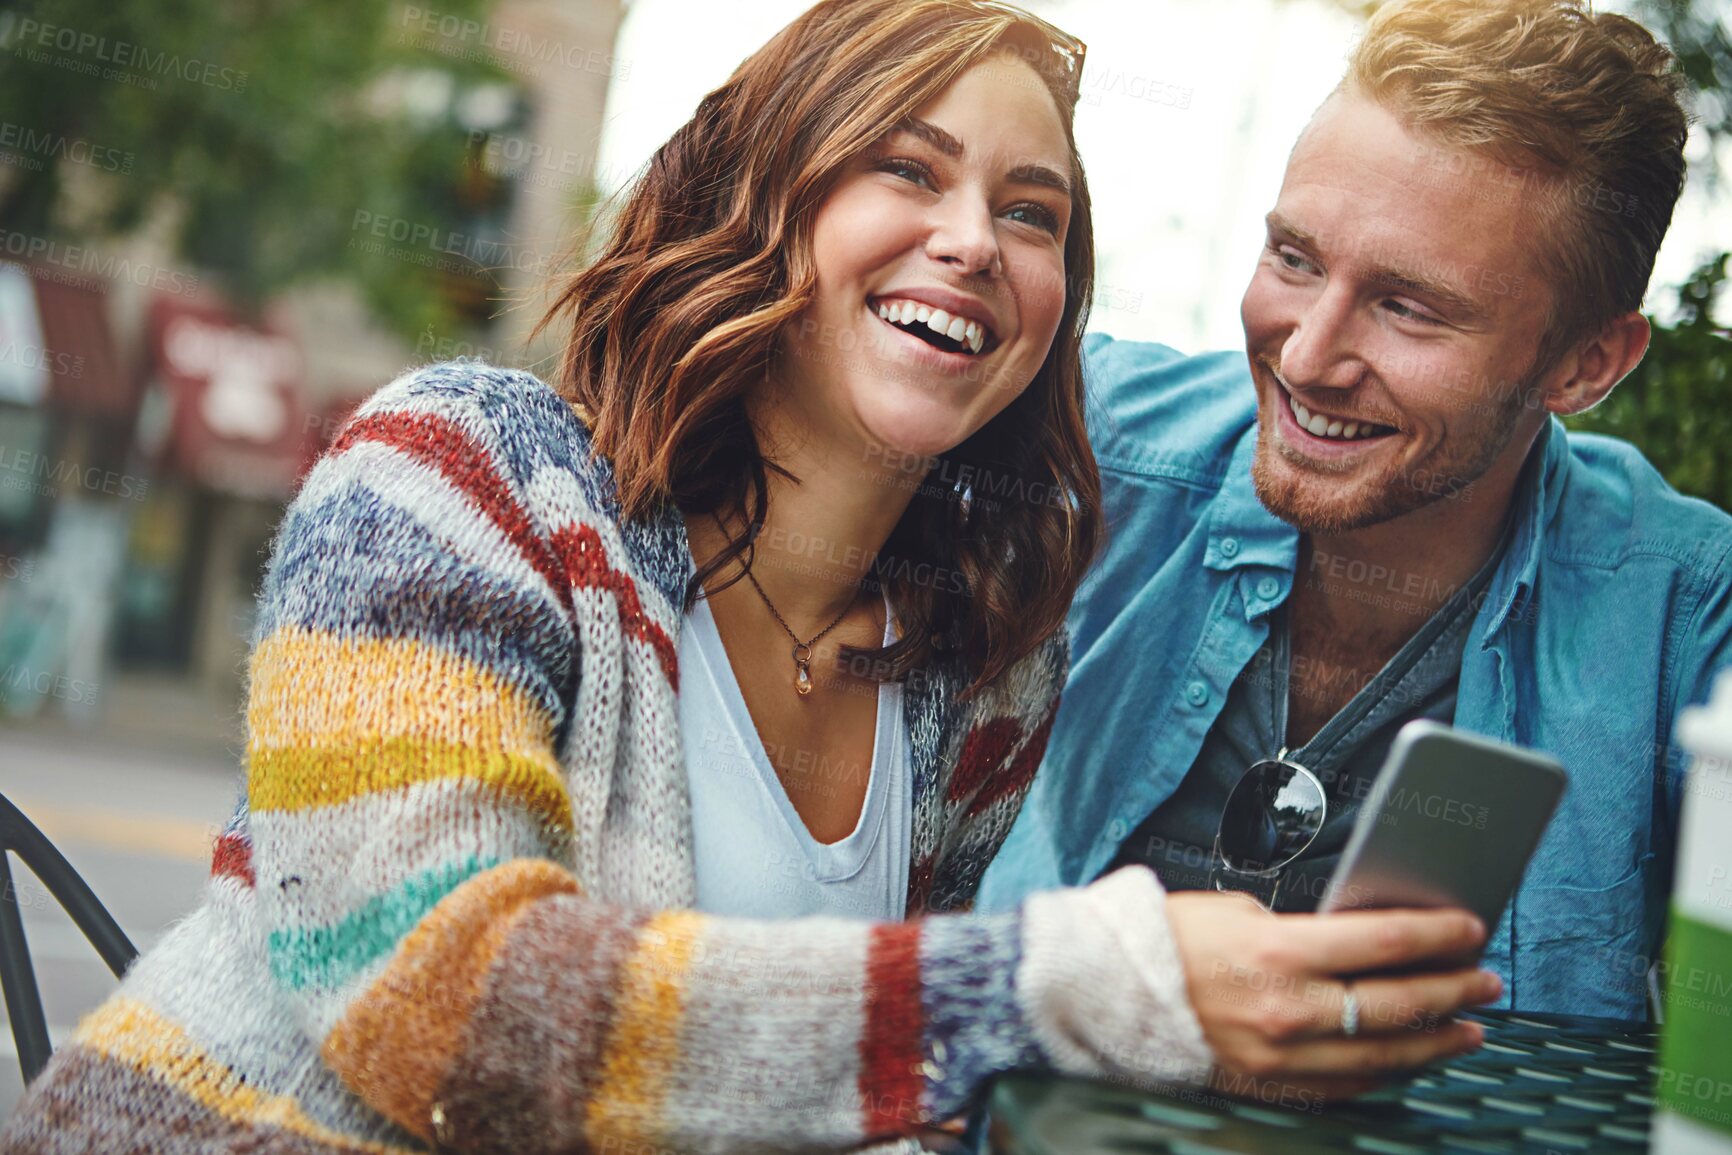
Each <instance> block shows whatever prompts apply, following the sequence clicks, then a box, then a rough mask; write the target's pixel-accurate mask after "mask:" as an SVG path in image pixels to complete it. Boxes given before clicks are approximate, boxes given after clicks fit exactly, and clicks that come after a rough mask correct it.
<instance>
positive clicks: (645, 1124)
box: [247, 366, 1041, 1152]
mask: <svg viewBox="0 0 1732 1155" xmlns="http://www.w3.org/2000/svg"><path fill="white" fill-rule="evenodd" d="M459 368H461V369H463V370H465V372H463V373H461V374H454V373H453V369H452V367H445V368H443V369H442V370H438V371H422V372H420V373H418V374H414V375H411V376H410V377H408V378H405V379H403V380H401V381H399V382H397V383H395V384H394V385H392V386H390V387H387V389H386V390H384V391H382V392H381V393H380V394H379V395H376V396H375V398H374V399H372V400H371V401H370V402H369V403H368V404H367V405H365V406H364V407H363V408H362V409H361V410H360V412H359V414H358V415H357V417H356V418H355V419H354V421H353V422H352V424H351V425H350V426H349V427H347V428H346V429H345V431H344V432H343V434H342V435H341V436H340V437H339V439H338V442H337V443H336V445H335V446H334V447H333V449H332V451H331V452H330V453H329V454H328V455H327V456H326V457H325V458H324V459H323V460H321V462H320V463H319V464H318V465H317V466H316V467H315V469H314V470H313V471H312V473H311V474H310V475H309V477H308V479H307V482H306V483H305V485H304V487H303V489H302V492H301V493H300V494H299V495H298V496H297V498H296V500H295V501H294V503H293V505H292V506H291V508H290V510H289V511H288V513H287V514H286V516H285V519H284V522H283V526H282V529H281V531H280V533H279V536H278V540H277V542H276V545H275V551H274V555H273V558H272V562H271V565H270V567H269V570H268V572H267V578H266V585H265V591H264V598H263V601H262V606H261V614H260V618H259V623H258V627H257V631H256V634H255V638H254V651H253V656H252V662H251V668H250V685H249V700H248V715H247V716H248V730H249V733H248V789H249V801H250V806H251V827H252V836H253V842H254V857H253V863H252V866H253V870H254V872H255V875H256V878H257V887H258V894H259V903H260V912H261V915H262V917H263V918H264V920H265V923H266V926H267V927H268V930H269V938H268V955H269V969H270V973H271V974H272V976H273V977H274V981H275V982H276V983H277V984H278V987H279V989H280V991H281V992H283V993H284V994H285V995H286V997H287V998H288V999H289V1001H290V1003H291V1004H292V1005H293V1007H294V1008H295V1013H296V1014H297V1016H298V1018H299V1023H300V1028H301V1029H303V1030H305V1031H307V1032H309V1033H310V1034H311V1035H312V1037H313V1038H314V1039H316V1040H317V1041H318V1042H319V1044H320V1046H321V1052H322V1054H323V1056H324V1059H325V1061H326V1062H327V1063H328V1064H329V1065H330V1066H331V1067H332V1069H334V1070H335V1071H336V1072H337V1073H338V1074H339V1075H340V1076H341V1077H342V1078H343V1080H344V1081H345V1082H346V1083H347V1085H348V1086H349V1087H350V1088H351V1089H353V1090H354V1091H355V1093H356V1094H358V1095H359V1096H360V1097H361V1098H362V1099H363V1100H364V1101H365V1102H366V1103H367V1104H368V1105H369V1106H370V1107H372V1108H373V1109H374V1110H376V1111H378V1112H379V1113H381V1114H382V1115H384V1116H386V1117H388V1118H389V1119H391V1120H392V1121H394V1122H395V1123H397V1124H398V1125H400V1126H401V1127H403V1128H405V1129H406V1130H408V1131H409V1132H411V1133H412V1134H415V1135H417V1136H419V1137H421V1138H422V1139H424V1140H427V1141H429V1142H437V1143H439V1144H441V1145H443V1146H444V1147H446V1148H449V1149H454V1150H459V1151H502V1152H503V1151H523V1150H532V1149H534V1150H540V1149H559V1150H563V1149H567V1148H570V1149H585V1148H600V1149H603V1150H609V1149H615V1150H632V1149H634V1148H633V1147H632V1146H630V1144H649V1145H651V1146H652V1147H671V1148H674V1149H678V1150H682V1151H685V1150H725V1149H754V1150H763V1149H769V1148H782V1147H789V1146H814V1145H817V1146H838V1147H840V1146H848V1145H853V1144H858V1143H860V1142H862V1141H865V1140H868V1139H872V1138H878V1137H888V1136H894V1135H899V1134H908V1133H911V1132H913V1131H916V1130H917V1129H918V1128H919V1127H920V1126H921V1125H923V1124H925V1123H928V1122H929V1121H931V1120H935V1119H945V1118H949V1117H952V1116H954V1115H956V1114H957V1113H958V1112H960V1111H962V1110H964V1109H965V1108H966V1107H967V1106H968V1105H969V1104H970V1102H971V1100H972V1097H973V1096H975V1095H976V1094H977V1092H978V1091H979V1089H980V1086H981V1083H982V1080H983V1079H984V1078H985V1077H987V1076H988V1075H990V1074H992V1073H994V1072H996V1071H1000V1070H1004V1069H1008V1068H1010V1067H1013V1066H1019V1065H1029V1064H1033V1063H1036V1062H1039V1061H1040V1053H1041V1048H1040V1046H1039V1044H1038V1043H1037V1033H1036V1031H1035V1030H1034V1029H1033V1028H1032V1027H1031V1025H1030V1021H1029V1017H1028V1015H1026V1014H1025V1012H1024V1010H1023V1009H1022V1007H1023V1000H1022V999H1021V998H1020V997H1019V993H1018V991H1017V989H1016V976H1017V974H1018V971H1019V962H1020V956H1021V952H1022V950H1023V944H1022V923H1021V915H1020V914H1016V913H1012V914H1006V915H998V916H993V917H974V916H961V915H957V916H950V915H944V916H933V917H929V918H925V919H919V920H916V921H913V922H909V923H904V924H883V925H874V924H870V923H862V922H856V921H849V920H835V919H803V920H793V921H787V922H752V921H742V920H731V919H717V918H710V917H706V916H702V915H699V914H696V913H693V912H691V911H687V910H655V909H643V908H641V907H640V906H636V905H626V904H614V903H609V902H604V901H601V900H599V899H597V898H595V897H592V896H590V895H588V894H586V893H585V892H584V889H583V887H582V886H581V885H580V882H579V880H580V879H586V878H592V877H593V875H592V874H590V873H588V868H587V867H586V866H585V865H584V864H585V863H591V862H593V861H594V858H593V856H592V854H591V853H590V849H592V848H589V849H586V847H584V846H583V845H582V844H581V843H582V839H581V838H580V837H578V835H577V831H578V830H580V829H581V826H582V824H581V822H580V821H578V822H574V819H573V797H572V793H573V789H574V787H573V786H572V785H571V784H570V783H569V782H568V776H567V772H566V770H565V768H564V767H562V765H561V762H560V759H559V757H558V755H557V753H556V751H558V750H560V749H561V748H562V746H563V745H564V744H565V742H566V737H565V736H564V728H565V727H566V726H567V725H568V723H569V722H570V718H569V716H568V715H569V714H570V713H571V711H572V706H571V703H573V702H578V703H582V702H583V701H584V700H585V699H584V693H583V689H582V688H580V687H579V686H578V685H577V681H578V674H579V670H580V668H584V669H587V666H585V665H584V663H583V662H580V661H578V660H577V659H576V658H575V657H574V654H575V652H576V651H577V650H578V648H579V644H580V639H581V637H582V636H583V630H582V627H581V622H582V607H583V605H584V604H592V603H586V602H585V601H584V599H585V598H588V597H590V595H591V594H593V592H594V591H593V590H588V589H585V587H584V581H583V580H581V579H582V577H583V575H582V573H579V572H576V571H574V570H573V569H572V568H571V567H570V566H569V565H568V564H567V563H564V562H561V561H560V558H561V557H562V556H564V557H567V558H569V557H574V556H577V555H578V554H582V555H584V556H585V557H587V558H588V559H589V561H588V562H586V563H585V564H590V563H594V562H596V559H595V557H594V552H595V551H594V549H587V550H585V549H578V548H577V547H575V546H573V547H571V548H567V549H563V550H562V547H561V545H560V544H559V543H556V542H554V541H552V540H551V537H550V535H549V534H547V533H545V532H543V531H542V530H540V529H538V528H537V526H539V525H541V524H544V523H545V521H546V519H545V518H542V517H540V516H536V517H531V515H530V513H529V512H528V511H529V509H530V508H531V505H532V502H533V500H534V493H533V487H532V486H530V485H529V484H527V483H526V482H525V481H524V479H523V477H522V470H521V469H519V468H518V467H517V466H516V465H514V464H510V463H508V459H509V458H511V456H512V454H513V453H516V452H517V451H518V448H520V447H517V448H514V447H511V446H505V445H503V444H502V443H501V438H502V436H503V434H502V432H501V431H502V430H505V429H510V430H511V436H512V437H520V436H521V435H522V428H521V426H522V425H523V424H524V423H529V424H531V425H532V424H533V423H534V422H536V421H537V420H540V419H541V418H539V417H537V414H538V413H542V412H543V411H544V409H545V406H546V404H547V398H548V397H551V396H552V394H551V392H550V391H548V390H547V388H546V386H544V385H541V384H540V383H539V382H533V379H527V380H525V379H522V378H520V377H517V376H512V375H506V374H503V373H499V372H498V371H493V370H486V369H484V368H483V367H478V366H460V367H459ZM533 390H540V391H541V392H542V394H545V395H546V396H540V395H535V396H531V395H530V393H531V392H532V391H533ZM513 422H516V423H518V424H517V425H516V426H514V425H513V424H512V423H513ZM566 544H567V546H570V545H571V543H566ZM592 544H593V543H592ZM594 572H601V571H599V570H597V571H594ZM608 572H615V571H608ZM610 582H611V584H610V585H609V589H610V590H611V595H612V596H615V597H617V598H618V600H619V606H618V609H617V611H611V610H610V612H617V613H618V614H619V615H620V616H621V617H622V619H626V620H629V621H630V622H634V623H637V624H636V625H635V626H633V627H632V628H633V629H635V630H636V636H638V637H640V638H641V639H642V641H643V645H644V646H645V647H646V649H645V652H646V653H648V654H650V655H651V658H650V659H647V660H659V659H656V658H655V657H654V655H655V654H658V653H660V651H661V649H663V648H665V638H663V639H661V643H658V641H657V639H656V637H655V636H654V632H655V631H653V630H651V629H650V628H649V627H648V626H646V625H644V624H643V623H642V622H641V621H639V620H638V619H639V617H641V615H640V614H639V613H638V611H637V610H635V609H632V608H631V604H630V603H631V601H632V597H633V596H635V595H632V592H631V590H630V589H629V588H626V586H629V582H627V583H625V585H624V586H622V583H621V580H620V579H618V578H617V577H616V578H614V579H610ZM604 584H605V583H604ZM574 602H575V603H577V606H576V608H575V609H574ZM610 605H611V603H610ZM666 672H667V674H668V676H669V678H670V680H671V678H672V677H673V676H674V674H675V671H674V670H673V669H672V666H671V660H670V663H669V665H668V668H667V671H666ZM616 689H617V687H616ZM571 740H572V741H578V740H580V739H571ZM580 803H581V799H580ZM580 808H581V807H580Z"/></svg>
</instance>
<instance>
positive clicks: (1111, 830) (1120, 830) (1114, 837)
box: [1107, 818, 1131, 842]
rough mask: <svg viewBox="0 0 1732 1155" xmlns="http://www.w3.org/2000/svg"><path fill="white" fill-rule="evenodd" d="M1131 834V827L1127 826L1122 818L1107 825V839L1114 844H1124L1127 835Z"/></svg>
mask: <svg viewBox="0 0 1732 1155" xmlns="http://www.w3.org/2000/svg"><path fill="white" fill-rule="evenodd" d="M1130 832H1131V830H1130V827H1128V826H1126V825H1125V820H1124V819H1122V818H1115V819H1113V820H1112V821H1111V822H1110V823H1108V824H1107V838H1108V839H1110V840H1111V841H1113V842H1123V841H1124V840H1125V835H1127V834H1129V833H1130Z"/></svg>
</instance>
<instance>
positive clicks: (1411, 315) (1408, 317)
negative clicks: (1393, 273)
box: [1383, 299, 1443, 325]
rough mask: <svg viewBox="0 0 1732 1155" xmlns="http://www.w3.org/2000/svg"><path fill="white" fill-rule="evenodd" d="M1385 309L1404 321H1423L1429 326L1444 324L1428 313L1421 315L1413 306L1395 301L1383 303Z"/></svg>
mask: <svg viewBox="0 0 1732 1155" xmlns="http://www.w3.org/2000/svg"><path fill="white" fill-rule="evenodd" d="M1383 307H1384V308H1385V309H1388V310H1389V311H1390V312H1391V313H1394V314H1395V315H1396V316H1397V317H1400V318H1401V319H1402V320H1403V321H1423V322H1424V323H1425V324H1427V325H1441V324H1443V322H1442V321H1440V320H1439V319H1438V318H1436V317H1433V316H1431V315H1430V314H1428V313H1421V312H1420V311H1419V310H1418V309H1415V308H1414V307H1413V306H1411V305H1406V304H1403V303H1402V302H1400V301H1397V300H1394V299H1390V300H1387V301H1385V302H1383Z"/></svg>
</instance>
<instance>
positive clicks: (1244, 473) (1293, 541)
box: [1203, 423, 1299, 573]
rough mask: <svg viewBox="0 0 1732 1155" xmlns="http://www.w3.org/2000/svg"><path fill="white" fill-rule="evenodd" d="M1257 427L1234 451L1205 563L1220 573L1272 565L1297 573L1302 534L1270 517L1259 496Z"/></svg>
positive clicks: (1211, 526)
mask: <svg viewBox="0 0 1732 1155" xmlns="http://www.w3.org/2000/svg"><path fill="white" fill-rule="evenodd" d="M1256 450H1257V426H1256V424H1255V423H1253V424H1252V425H1251V428H1249V429H1247V430H1246V431H1245V433H1244V435H1243V436H1242V437H1240V438H1239V444H1238V445H1237V446H1235V447H1234V449H1233V460H1232V462H1231V463H1230V464H1229V465H1228V466H1227V476H1226V479H1225V480H1224V481H1223V482H1222V484H1221V492H1220V493H1219V495H1217V496H1216V498H1215V501H1214V503H1213V509H1212V511H1211V513H1210V515H1209V546H1208V550H1207V552H1206V553H1205V554H1204V556H1203V564H1204V565H1205V566H1207V567H1208V568H1210V569H1215V570H1234V569H1238V568H1240V567H1242V566H1252V565H1255V566H1270V567H1273V568H1275V569H1282V570H1286V571H1287V572H1288V573H1291V572H1292V571H1293V567H1294V566H1296V565H1298V564H1299V531H1298V530H1297V529H1295V528H1293V527H1292V526H1291V525H1288V524H1287V523H1286V522H1284V521H1282V520H1281V519H1280V518H1278V517H1276V516H1275V515H1274V514H1272V513H1270V512H1269V511H1268V510H1267V509H1265V508H1264V507H1263V503H1262V501H1261V500H1259V499H1258V497H1257V485H1256V482H1254V481H1253V480H1252V478H1251V461H1252V459H1253V457H1254V456H1255V455H1256Z"/></svg>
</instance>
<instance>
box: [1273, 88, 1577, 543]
mask: <svg viewBox="0 0 1732 1155" xmlns="http://www.w3.org/2000/svg"><path fill="white" fill-rule="evenodd" d="M1464 174H1465V175H1464ZM1523 176H1524V174H1522V173H1521V172H1520V171H1519V170H1511V169H1505V168H1503V167H1502V166H1501V165H1498V164H1496V163H1495V162H1491V161H1489V160H1488V159H1487V158H1486V157H1485V156H1483V155H1481V154H1478V153H1468V152H1464V151H1462V150H1458V149H1454V148H1450V147H1447V146H1443V145H1439V144H1436V143H1433V142H1431V141H1429V140H1428V139H1427V138H1425V137H1423V136H1421V135H1419V134H1417V133H1415V132H1413V131H1411V130H1410V129H1409V128H1407V127H1406V126H1405V125H1404V124H1402V122H1401V121H1400V120H1399V119H1398V118H1397V117H1396V116H1395V115H1393V114H1392V113H1390V112H1389V111H1387V110H1386V109H1384V108H1383V107H1382V106H1380V105H1378V104H1376V103H1374V102H1373V101H1371V100H1369V99H1367V98H1365V97H1363V96H1361V95H1359V94H1358V93H1356V92H1355V91H1354V90H1353V89H1352V88H1351V87H1348V88H1345V89H1343V90H1342V91H1341V92H1339V93H1337V94H1336V95H1335V96H1334V97H1332V98H1331V99H1330V100H1329V101H1328V102H1327V103H1326V104H1325V105H1324V106H1323V107H1322V108H1321V109H1319V110H1318V113H1317V116H1316V117H1315V118H1314V119H1313V121H1312V122H1311V125H1310V126H1309V127H1308V128H1307V129H1306V131H1305V134H1304V135H1303V136H1302V137H1301V138H1300V140H1299V143H1298V144H1297V145H1296V146H1295V147H1294V149H1293V155H1292V156H1291V158H1290V159H1289V160H1288V163H1287V173H1286V178H1285V180H1284V181H1283V183H1282V186H1281V193H1280V197H1279V199H1278V200H1277V202H1276V205H1275V209H1274V211H1273V212H1271V213H1270V214H1269V217H1268V238H1267V242H1266V244H1265V246H1264V249H1263V252H1262V255H1261V257H1260V258H1259V260H1258V263H1257V271H1256V273H1255V274H1254V275H1253V277H1252V278H1251V284H1250V286H1249V288H1247V289H1246V291H1245V297H1244V300H1243V302H1242V303H1241V305H1240V316H1241V319H1242V320H1243V322H1244V326H1245V344H1246V350H1247V352H1248V353H1249V355H1250V359H1251V371H1252V378H1253V381H1254V383H1255V387H1256V390H1257V420H1258V439H1257V453H1256V459H1255V463H1254V465H1253V467H1252V471H1253V476H1254V478H1255V481H1256V484H1257V493H1258V496H1259V498H1261V500H1262V502H1263V504H1264V505H1265V506H1267V507H1268V508H1269V510H1270V511H1271V512H1272V513H1274V514H1275V515H1276V516H1278V517H1280V518H1282V519H1283V520H1285V521H1288V522H1290V523H1292V524H1294V525H1296V526H1298V527H1299V528H1300V529H1302V530H1305V531H1307V532H1313V533H1342V532H1347V531H1349V530H1353V529H1360V528H1364V527H1366V526H1370V525H1376V524H1378V523H1381V522H1386V521H1389V520H1390V519H1393V518H1397V517H1400V516H1402V515H1404V514H1407V513H1411V512H1413V511H1414V510H1416V509H1420V508H1422V507H1424V506H1428V505H1431V504H1432V503H1434V502H1437V501H1440V500H1451V499H1459V498H1460V497H1461V495H1462V493H1463V491H1464V490H1466V489H1467V487H1468V486H1470V485H1471V484H1472V483H1473V482H1475V481H1476V480H1478V479H1479V478H1480V477H1481V476H1483V475H1484V474H1485V473H1486V472H1487V471H1488V470H1491V469H1492V468H1494V467H1497V466H1503V467H1505V468H1514V467H1516V466H1519V463H1520V459H1521V457H1522V456H1523V455H1525V453H1526V450H1527V447H1528V445H1529V444H1530V442H1531V439H1532V436H1533V434H1534V432H1535V431H1536V430H1537V429H1538V428H1539V427H1540V424H1541V423H1542V422H1543V421H1544V420H1545V418H1546V411H1545V409H1544V407H1543V406H1542V405H1541V403H1540V398H1539V392H1538V385H1539V382H1538V381H1537V380H1536V368H1537V367H1536V366H1535V365H1534V359H1535V354H1536V351H1537V349H1538V347H1539V339H1540V336H1541V333H1542V327H1543V324H1544V320H1545V317H1546V313H1547V307H1548V303H1549V301H1550V289H1549V287H1548V286H1547V285H1545V284H1544V283H1543V281H1542V279H1541V274H1540V270H1539V265H1538V261H1537V260H1536V254H1537V248H1538V242H1537V240H1536V237H1535V230H1536V228H1537V227H1538V226H1537V224H1536V221H1535V217H1534V214H1533V212H1532V207H1531V202H1532V200H1533V197H1534V190H1533V189H1532V188H1531V187H1530V186H1529V185H1527V184H1525V183H1524V181H1523Z"/></svg>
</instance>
